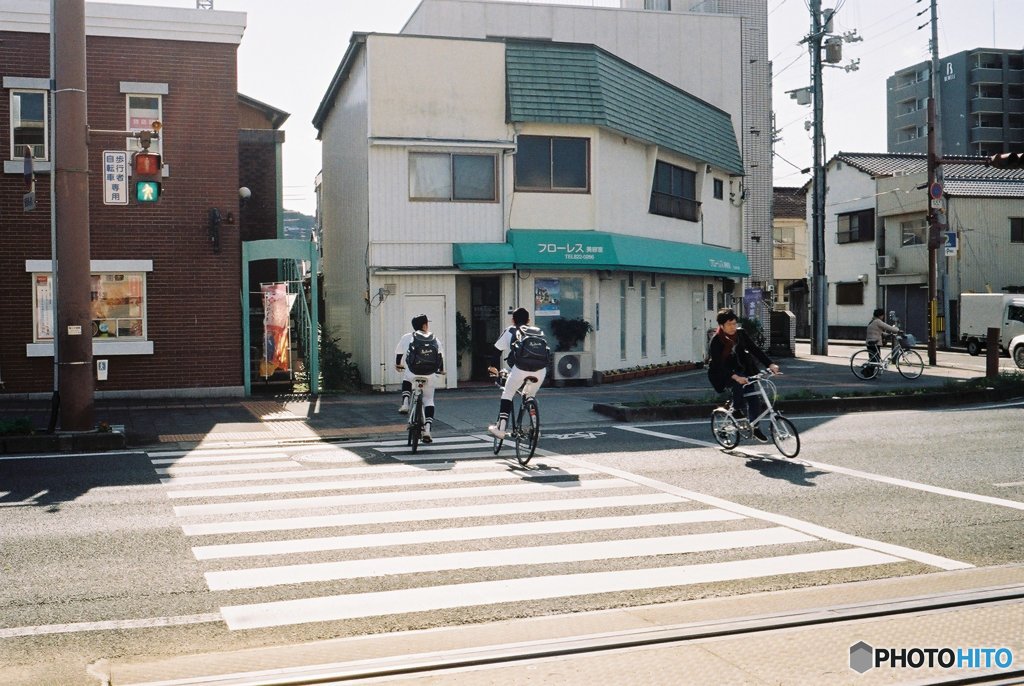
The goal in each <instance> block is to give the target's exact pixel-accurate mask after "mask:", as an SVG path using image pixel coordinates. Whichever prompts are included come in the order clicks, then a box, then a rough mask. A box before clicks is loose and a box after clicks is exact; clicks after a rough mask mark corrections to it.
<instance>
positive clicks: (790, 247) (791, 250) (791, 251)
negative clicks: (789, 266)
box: [772, 226, 796, 260]
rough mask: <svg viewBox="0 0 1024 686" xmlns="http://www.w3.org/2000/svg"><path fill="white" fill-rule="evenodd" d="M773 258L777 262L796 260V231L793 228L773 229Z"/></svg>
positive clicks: (780, 227)
mask: <svg viewBox="0 0 1024 686" xmlns="http://www.w3.org/2000/svg"><path fill="white" fill-rule="evenodd" d="M772 240H773V248H772V257H773V258H775V259H776V260H795V259H796V229H794V228H793V227H792V226H777V227H775V228H774V229H772Z"/></svg>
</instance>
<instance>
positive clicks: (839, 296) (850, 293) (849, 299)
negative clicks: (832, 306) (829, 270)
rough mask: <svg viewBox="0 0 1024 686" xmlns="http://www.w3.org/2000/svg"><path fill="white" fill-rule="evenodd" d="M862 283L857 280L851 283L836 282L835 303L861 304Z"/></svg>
mask: <svg viewBox="0 0 1024 686" xmlns="http://www.w3.org/2000/svg"><path fill="white" fill-rule="evenodd" d="M863 304H864V284H862V283H860V282H859V281H855V282H853V283H837V284H836V305H863Z"/></svg>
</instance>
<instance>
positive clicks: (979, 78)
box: [971, 67, 1003, 83]
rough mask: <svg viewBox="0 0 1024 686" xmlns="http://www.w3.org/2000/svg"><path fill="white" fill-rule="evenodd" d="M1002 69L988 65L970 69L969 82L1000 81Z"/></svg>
mask: <svg viewBox="0 0 1024 686" xmlns="http://www.w3.org/2000/svg"><path fill="white" fill-rule="evenodd" d="M1002 82H1003V70H1002V69H992V68H988V67H975V68H974V69H971V83H1002Z"/></svg>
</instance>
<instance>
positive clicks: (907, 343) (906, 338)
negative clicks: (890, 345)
mask: <svg viewBox="0 0 1024 686" xmlns="http://www.w3.org/2000/svg"><path fill="white" fill-rule="evenodd" d="M900 345H901V346H903V348H904V349H906V350H909V349H910V348H913V347H914V346H915V345H917V339H916V338H914V334H912V333H908V334H904V335H903V336H901V337H900Z"/></svg>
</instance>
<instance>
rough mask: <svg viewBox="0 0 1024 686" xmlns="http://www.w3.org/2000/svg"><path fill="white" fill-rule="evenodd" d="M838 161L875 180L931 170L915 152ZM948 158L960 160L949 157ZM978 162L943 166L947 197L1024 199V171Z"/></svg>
mask: <svg viewBox="0 0 1024 686" xmlns="http://www.w3.org/2000/svg"><path fill="white" fill-rule="evenodd" d="M835 159H836V160H839V161H842V162H844V163H846V164H848V165H850V166H851V167H854V168H855V169H859V170H860V171H862V172H864V173H866V174H870V175H871V176H872V177H875V178H877V177H885V176H894V175H896V174H897V173H901V172H902V173H904V174H921V173H924V172H926V171H927V170H928V158H927V157H926V156H925V155H923V154H915V153H861V152H841V153H839V154H838V155H836V156H835ZM946 159H947V160H948V159H957V158H956V157H952V156H949V155H947V156H946ZM979 159H980V158H977V157H963V158H962V160H963V161H956V162H947V163H945V164H943V165H942V177H943V190H944V192H945V193H946V195H957V196H979V197H997V198H1024V169H996V168H994V167H990V166H988V165H987V164H985V163H984V162H981V161H979Z"/></svg>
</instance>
